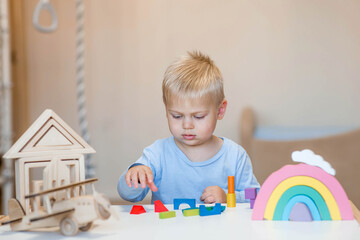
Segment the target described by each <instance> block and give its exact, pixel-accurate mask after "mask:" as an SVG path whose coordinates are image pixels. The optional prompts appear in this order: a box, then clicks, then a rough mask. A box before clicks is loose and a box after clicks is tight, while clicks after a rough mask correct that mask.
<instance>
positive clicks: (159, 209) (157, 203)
mask: <svg viewBox="0 0 360 240" xmlns="http://www.w3.org/2000/svg"><path fill="white" fill-rule="evenodd" d="M154 205H155V212H167V211H169V210H168V209H167V208H166V207H165V206H164V204H163V203H162V202H161V201H160V200H156V201H155V202H154Z"/></svg>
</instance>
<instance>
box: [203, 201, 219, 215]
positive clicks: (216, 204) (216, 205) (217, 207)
mask: <svg viewBox="0 0 360 240" xmlns="http://www.w3.org/2000/svg"><path fill="white" fill-rule="evenodd" d="M218 214H221V203H215V206H214V208H213V209H212V210H211V211H209V210H208V209H207V208H206V207H205V205H200V206H199V215H200V216H202V217H203V216H211V215H218Z"/></svg>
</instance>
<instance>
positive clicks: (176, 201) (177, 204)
mask: <svg viewBox="0 0 360 240" xmlns="http://www.w3.org/2000/svg"><path fill="white" fill-rule="evenodd" d="M183 203H186V204H188V205H189V207H190V208H196V200H195V199H190V198H174V210H178V209H179V207H180V205H181V204H183Z"/></svg>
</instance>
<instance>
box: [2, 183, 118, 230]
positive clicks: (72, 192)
mask: <svg viewBox="0 0 360 240" xmlns="http://www.w3.org/2000/svg"><path fill="white" fill-rule="evenodd" d="M95 181H97V179H96V178H92V179H87V180H84V181H80V182H76V183H72V184H69V185H64V186H61V187H56V188H53V189H49V190H45V191H42V192H38V193H34V194H30V195H26V196H25V198H26V199H34V201H32V203H33V211H32V212H30V213H28V214H26V212H25V211H24V208H23V206H22V205H21V203H20V202H19V201H18V200H17V199H15V198H11V199H9V202H8V213H9V220H7V221H5V222H2V224H10V226H11V229H12V230H15V231H24V230H30V229H36V228H44V227H54V226H59V227H60V232H61V233H62V234H63V235H67V236H71V235H75V234H77V232H78V230H79V229H80V230H81V231H87V230H89V229H90V228H91V227H92V225H93V221H94V220H96V219H98V218H101V219H107V218H109V217H110V215H111V209H110V202H109V201H108V200H107V199H106V198H104V196H103V195H101V194H99V193H97V192H96V191H95V188H94V185H93V183H94V182H95ZM86 184H91V187H92V190H93V193H92V194H87V195H86V194H85V185H86ZM55 199H56V200H55Z"/></svg>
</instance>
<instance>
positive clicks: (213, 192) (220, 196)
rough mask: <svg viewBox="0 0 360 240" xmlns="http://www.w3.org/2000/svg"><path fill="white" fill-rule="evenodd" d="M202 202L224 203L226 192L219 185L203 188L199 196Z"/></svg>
mask: <svg viewBox="0 0 360 240" xmlns="http://www.w3.org/2000/svg"><path fill="white" fill-rule="evenodd" d="M200 200H201V201H204V203H226V194H225V192H224V190H223V189H222V188H221V187H219V186H210V187H207V188H205V190H204V191H203V194H202V195H201V197H200Z"/></svg>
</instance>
